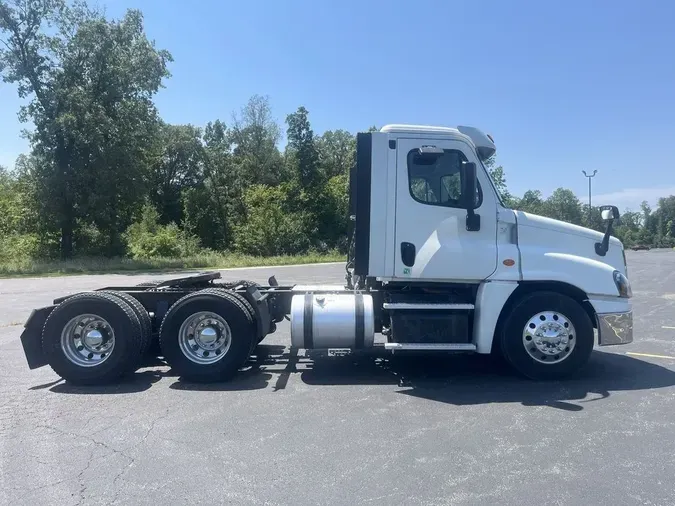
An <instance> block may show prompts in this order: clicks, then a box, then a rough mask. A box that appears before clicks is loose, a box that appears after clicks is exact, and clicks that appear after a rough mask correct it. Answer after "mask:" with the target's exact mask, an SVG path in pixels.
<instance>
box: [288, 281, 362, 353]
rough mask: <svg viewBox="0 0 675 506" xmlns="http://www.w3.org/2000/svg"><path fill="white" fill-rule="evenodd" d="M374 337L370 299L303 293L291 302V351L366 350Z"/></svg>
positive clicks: (295, 296)
mask: <svg viewBox="0 0 675 506" xmlns="http://www.w3.org/2000/svg"><path fill="white" fill-rule="evenodd" d="M374 337H375V315H374V312H373V298H372V296H370V295H365V294H360V293H352V292H350V293H319V294H314V293H305V294H302V295H300V294H299V295H294V296H293V299H292V300H291V345H292V346H293V347H294V348H307V349H312V348H370V347H372V346H373V340H374Z"/></svg>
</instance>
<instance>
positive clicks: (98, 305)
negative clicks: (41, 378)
mask: <svg viewBox="0 0 675 506" xmlns="http://www.w3.org/2000/svg"><path fill="white" fill-rule="evenodd" d="M142 337H143V329H142V326H141V323H140V321H139V319H138V316H137V315H136V313H135V312H134V310H133V309H132V307H131V306H129V304H128V303H127V302H125V301H124V300H122V299H120V298H119V297H116V296H114V295H111V294H109V293H102V292H89V293H82V294H78V295H74V296H73V297H70V298H69V299H67V300H65V301H64V302H62V303H61V304H59V305H58V306H57V307H56V308H55V309H54V310H53V311H52V312H51V314H50V315H49V317H48V318H47V321H46V322H45V325H44V328H43V331H42V348H43V351H44V354H45V357H46V359H47V361H48V363H49V365H50V366H51V368H52V369H53V370H54V372H56V373H57V374H58V375H59V376H61V377H62V378H64V379H65V380H66V381H69V382H71V383H73V384H81V385H96V384H104V383H109V382H111V381H114V380H116V379H119V378H120V377H121V376H123V375H125V374H128V373H131V372H133V371H135V370H136V369H137V368H138V367H139V365H140V360H141V350H142Z"/></svg>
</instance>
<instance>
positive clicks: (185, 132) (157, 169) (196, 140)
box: [149, 123, 205, 224]
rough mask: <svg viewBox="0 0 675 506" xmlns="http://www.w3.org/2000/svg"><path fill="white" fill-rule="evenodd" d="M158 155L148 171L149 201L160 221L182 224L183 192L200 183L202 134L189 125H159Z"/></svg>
mask: <svg viewBox="0 0 675 506" xmlns="http://www.w3.org/2000/svg"><path fill="white" fill-rule="evenodd" d="M157 144H158V151H159V153H158V154H157V156H156V158H155V159H154V161H153V163H152V164H151V167H150V188H149V190H150V191H149V193H150V200H151V201H152V203H153V204H154V205H155V207H156V208H157V210H158V211H159V216H160V221H161V222H162V223H164V224H166V223H171V222H174V223H182V221H183V202H182V196H183V192H184V191H185V190H186V189H187V188H195V187H197V186H199V185H201V184H202V183H203V161H204V156H205V154H204V146H203V144H202V132H201V130H200V129H199V128H197V127H194V126H192V125H168V124H165V123H162V124H161V127H160V134H159V136H158V138H157Z"/></svg>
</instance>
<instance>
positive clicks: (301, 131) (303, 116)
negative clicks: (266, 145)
mask: <svg viewBox="0 0 675 506" xmlns="http://www.w3.org/2000/svg"><path fill="white" fill-rule="evenodd" d="M286 123H287V124H288V129H287V132H286V135H287V137H288V146H287V149H286V154H287V157H288V159H289V160H290V165H291V167H292V171H293V175H294V178H295V180H296V181H297V182H298V183H299V184H300V186H301V187H303V188H305V189H307V190H308V191H312V190H315V189H316V188H318V187H319V186H320V185H321V184H322V177H321V174H320V172H319V152H318V150H317V145H316V142H315V139H314V131H313V130H312V127H311V125H310V124H309V112H308V111H307V109H305V108H304V107H302V106H300V107H298V110H297V111H296V112H294V113H292V114H289V115H288V116H287V117H286Z"/></svg>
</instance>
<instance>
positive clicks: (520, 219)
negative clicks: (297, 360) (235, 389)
mask: <svg viewBox="0 0 675 506" xmlns="http://www.w3.org/2000/svg"><path fill="white" fill-rule="evenodd" d="M495 149H496V148H495V145H494V143H493V140H492V138H491V137H490V136H488V135H485V134H484V133H483V132H481V131H480V130H478V129H476V128H470V127H457V128H445V127H430V126H413V125H388V126H385V127H384V128H382V129H381V130H380V131H379V132H371V133H360V134H358V136H357V156H356V164H355V166H354V168H353V169H352V172H351V174H350V214H351V218H352V220H353V236H352V242H351V247H350V252H349V255H348V261H347V276H346V283H345V284H344V286H300V285H297V284H295V285H294V284H286V285H279V283H278V282H277V281H276V279H275V278H274V277H271V278H270V280H269V283H268V285H267V286H261V285H258V284H256V283H252V282H247V281H242V282H234V283H228V282H224V281H222V280H220V274H219V273H218V272H212V273H204V274H198V275H193V276H187V277H183V278H174V279H169V280H166V281H164V282H161V283H157V284H146V285H144V286H126V287H124V286H123V287H107V288H101V289H99V290H95V291H91V292H85V293H79V294H74V295H69V296H66V297H62V298H59V299H57V300H55V301H54V302H53V304H52V305H50V306H46V307H43V308H40V309H36V310H34V311H33V313H32V314H31V316H30V318H29V319H28V321H27V322H26V324H25V329H24V332H23V334H22V336H21V340H22V344H23V348H24V352H25V355H26V358H27V361H28V365H29V367H30V368H31V369H32V368H36V367H41V366H44V365H47V364H49V365H50V366H51V367H52V368H53V369H54V371H55V372H56V373H58V374H59V375H60V376H61V377H63V378H65V379H66V380H68V381H70V382H73V383H80V384H98V383H105V382H111V381H115V380H117V379H118V378H120V377H121V376H123V375H124V374H128V373H130V372H133V371H135V370H136V369H137V368H138V367H139V366H140V365H141V364H142V360H143V358H144V356H146V355H148V354H149V353H155V354H157V355H158V356H161V357H163V358H164V360H165V361H166V362H167V363H168V364H169V365H170V366H171V367H172V368H173V369H174V371H176V372H177V373H178V374H179V375H181V376H183V377H184V378H186V379H188V380H193V381H222V380H225V379H228V378H230V377H232V376H233V375H234V374H236V373H237V371H238V370H239V368H240V367H241V366H242V365H243V364H244V363H245V361H246V360H247V358H248V357H249V355H250V354H251V353H252V351H253V350H254V349H255V347H256V346H257V345H258V343H259V342H260V341H262V339H264V338H265V336H266V335H268V334H270V333H272V332H274V331H275V330H276V324H277V323H279V322H281V321H283V320H284V319H285V318H287V319H290V327H291V332H290V333H291V343H290V344H291V347H293V348H304V349H315V348H323V349H326V348H328V349H330V348H340V349H345V348H350V349H360V348H369V347H373V346H382V347H384V348H385V349H386V350H392V351H402V352H403V351H406V352H407V351H418V350H424V351H432V352H433V351H435V352H462V353H479V354H490V353H494V354H499V355H501V356H503V357H504V358H505V359H506V361H507V362H508V363H509V364H510V365H511V366H512V367H513V368H514V369H515V370H516V371H517V372H519V373H520V374H522V375H524V376H526V377H529V378H534V379H551V378H561V377H564V376H568V375H570V374H572V373H574V372H575V371H577V370H578V369H579V368H580V367H581V366H582V365H584V364H585V363H586V362H587V360H588V358H589V355H590V353H591V351H592V349H593V347H594V344H595V332H594V330H595V329H597V341H598V345H600V346H605V345H617V344H625V343H630V342H631V341H632V340H633V324H632V308H631V295H632V294H631V288H630V283H629V281H628V279H627V277H626V276H627V267H626V257H625V254H624V248H623V245H622V244H621V242H620V241H619V240H617V239H616V238H614V237H612V236H611V231H612V223H613V222H614V221H615V220H616V219H618V217H619V215H618V210H617V209H616V207H614V206H607V207H606V208H603V210H602V214H603V219H604V220H605V221H606V226H607V228H606V232H605V233H604V234H602V233H599V232H596V231H593V230H589V229H586V228H582V227H578V226H575V225H571V224H568V223H563V222H560V221H556V220H552V219H549V218H544V217H540V216H535V215H532V214H528V213H524V212H520V211H514V210H511V209H509V208H508V207H506V206H505V205H504V203H503V202H502V201H501V199H500V197H499V194H498V193H497V191H496V189H495V186H494V184H493V182H492V180H491V179H490V176H489V174H488V172H487V170H486V169H485V166H484V162H485V161H486V160H487V159H488V158H489V157H490V156H492V155H493V154H494V153H495ZM376 334H380V335H382V336H383V338H378V339H377V340H376V339H375V335H376Z"/></svg>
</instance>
